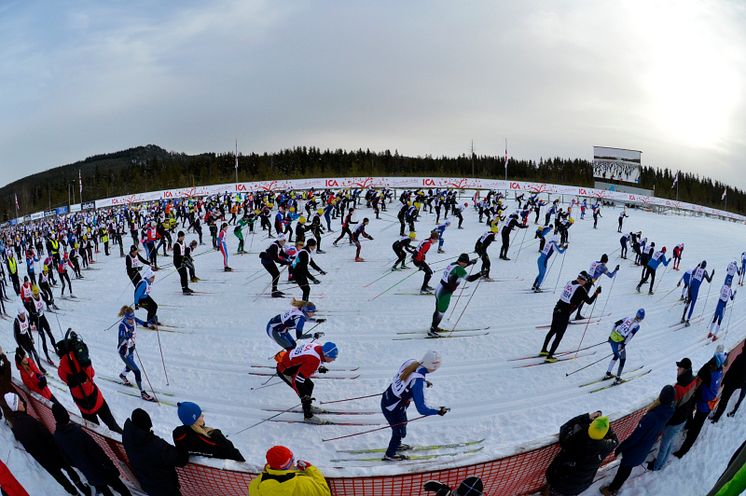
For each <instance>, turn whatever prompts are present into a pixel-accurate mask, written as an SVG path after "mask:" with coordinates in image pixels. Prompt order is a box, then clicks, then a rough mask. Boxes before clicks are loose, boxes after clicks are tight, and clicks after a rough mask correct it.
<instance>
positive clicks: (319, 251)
mask: <svg viewBox="0 0 746 496" xmlns="http://www.w3.org/2000/svg"><path fill="white" fill-rule="evenodd" d="M316 253H318V254H319V255H323V254H324V253H326V252H325V251H324V250H320V249H317V250H316Z"/></svg>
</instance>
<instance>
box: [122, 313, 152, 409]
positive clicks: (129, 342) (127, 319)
mask: <svg viewBox="0 0 746 496" xmlns="http://www.w3.org/2000/svg"><path fill="white" fill-rule="evenodd" d="M119 317H121V318H122V320H121V321H120V322H119V334H118V345H117V352H118V353H119V358H121V359H122V361H123V362H124V370H122V372H120V374H119V379H120V380H121V381H122V383H123V384H124V385H125V386H132V383H131V382H130V381H129V380H128V379H127V374H129V373H130V372H132V373H134V374H135V383H136V384H137V389H139V390H140V397H141V398H142V399H144V400H145V401H154V400H155V398H153V397H152V396H151V395H150V394H148V392H147V391H145V390H144V389H143V388H142V376H141V375H140V368H139V367H138V366H137V364H136V363H135V324H139V325H141V326H144V325H146V323H145V322H143V321H142V320H140V319H138V318H137V317H135V311H134V310H133V309H132V307H130V306H127V305H125V306H123V307H122V308H121V309H120V310H119Z"/></svg>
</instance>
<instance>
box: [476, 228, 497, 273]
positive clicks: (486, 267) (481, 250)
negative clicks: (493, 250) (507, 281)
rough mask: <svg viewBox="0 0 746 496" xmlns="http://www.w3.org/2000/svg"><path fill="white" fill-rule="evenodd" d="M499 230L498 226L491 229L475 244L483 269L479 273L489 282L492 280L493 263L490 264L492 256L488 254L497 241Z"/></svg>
mask: <svg viewBox="0 0 746 496" xmlns="http://www.w3.org/2000/svg"><path fill="white" fill-rule="evenodd" d="M497 230H498V227H497V226H494V227H492V228H490V230H489V231H487V232H486V233H484V234H482V236H481V237H480V238H479V239H478V240H477V242H476V243H475V244H474V252H475V253H476V254H477V255H479V258H480V259H481V260H482V268H481V269H480V270H479V272H480V273H481V274H482V275H483V276H484V277H485V279H486V280H488V281H491V280H492V279H490V268H491V267H492V263H491V262H490V256H489V254H488V253H487V249H488V248H489V247H490V245H491V244H492V242H493V241H495V235H496V234H497Z"/></svg>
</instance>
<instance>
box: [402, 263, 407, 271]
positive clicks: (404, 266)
mask: <svg viewBox="0 0 746 496" xmlns="http://www.w3.org/2000/svg"><path fill="white" fill-rule="evenodd" d="M401 268H402V270H409V267H407V266H406V265H404V264H401Z"/></svg>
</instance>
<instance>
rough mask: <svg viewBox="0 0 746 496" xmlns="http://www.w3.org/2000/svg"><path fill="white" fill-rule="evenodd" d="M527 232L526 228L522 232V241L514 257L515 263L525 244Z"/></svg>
mask: <svg viewBox="0 0 746 496" xmlns="http://www.w3.org/2000/svg"><path fill="white" fill-rule="evenodd" d="M527 232H528V227H527V228H526V229H524V230H523V239H521V244H520V245H518V253H517V254H516V256H515V263H518V257H520V256H521V248H523V244H524V243H525V242H526V233H527Z"/></svg>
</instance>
